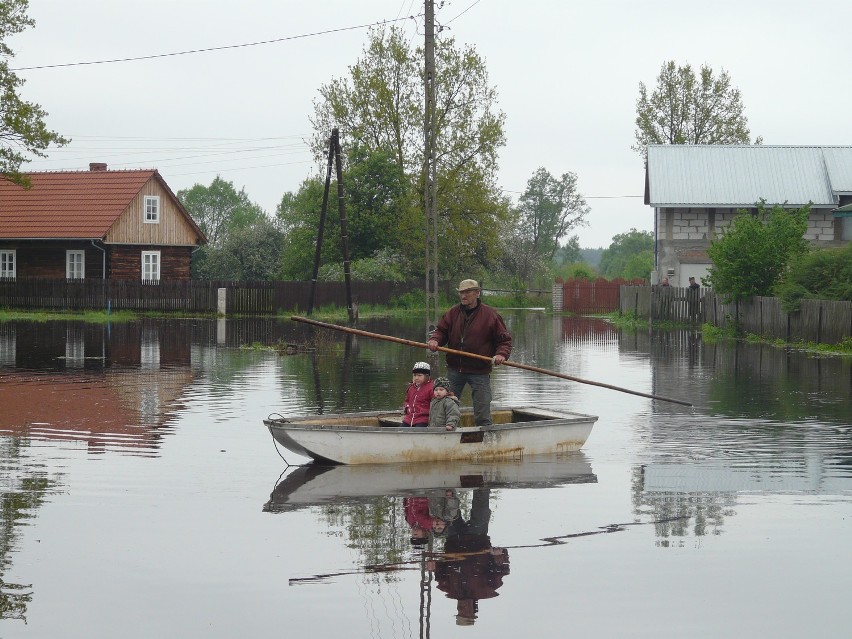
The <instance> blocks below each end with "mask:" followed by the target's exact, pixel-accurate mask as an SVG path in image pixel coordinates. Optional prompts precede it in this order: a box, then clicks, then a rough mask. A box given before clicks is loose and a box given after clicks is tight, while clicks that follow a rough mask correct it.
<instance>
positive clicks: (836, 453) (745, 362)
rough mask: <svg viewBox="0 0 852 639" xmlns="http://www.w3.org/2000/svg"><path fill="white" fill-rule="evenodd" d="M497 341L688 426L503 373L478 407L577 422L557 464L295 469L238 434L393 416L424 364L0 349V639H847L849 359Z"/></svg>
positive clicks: (579, 327) (617, 342)
mask: <svg viewBox="0 0 852 639" xmlns="http://www.w3.org/2000/svg"><path fill="white" fill-rule="evenodd" d="M505 316H506V319H507V323H508V324H509V327H510V330H511V331H512V333H513V335H514V338H515V344H516V347H515V352H514V354H513V359H514V360H516V361H518V362H523V363H527V364H531V365H534V366H537V367H542V368H546V369H549V370H553V371H557V372H560V373H563V374H566V375H571V376H575V377H581V378H584V379H590V380H595V381H600V382H605V383H609V384H614V385H618V386H623V387H627V388H630V389H634V390H638V391H641V392H644V393H651V394H656V395H662V396H667V397H673V398H678V399H684V400H687V401H691V402H693V403H694V404H695V407H694V408H687V407H683V406H679V405H676V404H670V403H664V402H659V401H651V400H649V399H646V398H642V397H637V396H633V395H628V394H624V393H619V392H616V391H612V390H608V389H604V388H598V387H595V386H589V385H582V384H578V383H574V382H569V381H565V380H561V379H558V378H553V377H548V376H544V375H541V374H536V373H533V372H530V371H523V370H518V369H512V368H508V367H502V368H500V369H498V370H497V371H496V372H495V374H494V376H493V380H492V384H493V387H494V395H495V403H498V404H514V405H517V404H525V405H534V406H542V407H548V406H550V407H564V408H568V409H569V410H573V411H577V412H581V413H590V414H594V415H598V416H599V420H598V422H597V424H596V425H595V427H594V429H593V430H592V435H591V437H590V438H589V440H588V442H587V444H586V445H585V447H584V448H583V450H582V451H581V452H580V453H577V454H568V455H561V456H553V457H549V456H543V457H537V458H528V459H524V460H520V461H510V462H505V463H493V464H475V463H454V464H421V465H410V466H388V467H379V468H354V467H334V468H327V467H321V468H320V467H316V466H304V465H303V464H305V463H306V462H307V460H305V459H302V458H299V457H296V456H293V455H292V454H291V453H288V452H286V451H284V450H283V449H279V448H277V447H276V446H275V443H274V442H273V440H272V438H271V436H270V434H269V432H268V431H267V430H266V429H265V427H264V426H263V423H262V421H263V419H264V418H265V417H267V416H268V415H269V414H271V413H281V414H284V415H287V414H315V413H330V412H347V411H355V410H373V409H382V410H384V409H395V408H399V407H400V406H401V403H402V398H403V395H404V391H405V386H406V383H407V381H408V379H409V371H410V367H411V364H412V363H413V362H414V361H416V360H418V359H423V358H424V357H425V351H420V350H417V349H413V348H410V347H406V346H404V345H400V344H396V343H389V342H382V341H377V340H370V339H368V338H363V337H357V336H355V337H353V336H348V337H347V336H345V335H342V334H336V333H331V334H328V333H326V334H325V335H321V336H315V335H313V333H312V331H313V330H314V329H311V328H310V327H305V326H300V325H297V324H296V323H294V322H288V321H286V320H280V321H276V320H228V321H225V320H222V321H218V322H217V321H215V320H144V321H141V322H132V323H127V324H118V325H109V326H102V325H89V324H77V323H70V322H48V323H28V322H6V323H2V324H0V467H2V473H0V481H2V500H3V502H2V506H3V507H2V521H0V533H2V536H0V636H2V637H4V638H5V639H13V638H19V637H20V638H36V637H38V638H47V637H50V638H55V637H64V638H76V637H81V638H82V637H86V638H91V637H116V636H122V637H127V638H137V637H138V638H143V637H145V638H147V637H154V636H157V637H194V636H205V637H234V636H246V637H278V636H282V635H284V636H290V635H307V634H310V635H311V636H319V637H325V636H332V635H346V636H353V637H362V636H374V637H453V636H470V637H473V636H480V637H489V638H501V637H517V636H536V635H538V636H544V637H556V636H567V635H576V636H584V635H588V636H593V637H613V638H615V637H626V636H629V637H660V636H665V637H674V636H681V637H708V638H709V637H714V638H715V637H720V636H721V637H758V636H772V637H775V638H779V637H796V638H797V639H798V638H800V637H802V636H816V637H842V636H846V635H847V634H848V615H847V614H846V602H845V599H846V598H847V596H848V592H849V591H850V589H852V575H850V571H849V566H850V565H852V550H851V549H850V544H849V540H850V539H852V401H850V400H852V359H850V358H845V359H844V358H835V357H814V356H810V355H807V354H803V353H798V352H792V351H786V350H783V349H778V348H773V347H769V346H762V345H758V344H744V343H738V344H733V343H720V344H715V345H713V344H703V343H702V342H701V341H700V340H699V339H697V338H696V336H695V335H692V334H690V333H688V332H660V333H656V332H655V333H648V332H640V333H633V334H630V333H622V332H620V331H618V330H616V329H613V328H612V327H611V326H610V325H608V324H607V323H606V322H604V321H601V320H590V319H568V318H562V317H554V316H551V315H548V314H545V313H540V312H521V311H517V312H507V313H506V314H505ZM359 327H360V328H363V329H365V330H368V331H373V332H377V333H382V334H389V335H394V336H397V337H402V338H405V339H411V340H416V341H422V339H423V333H424V328H423V326H422V322H421V321H420V320H414V319H412V320H410V321H402V320H374V321H368V322H362V323H361V324H360V325H359ZM251 344H255V345H256V346H257V347H256V348H240V345H251ZM288 344H289V345H290V346H289V348H288V347H287V345H288ZM261 345H275V346H277V347H278V350H277V351H275V350H265V349H261V348H259V346H261ZM432 362H433V365H436V366H437V367H438V370H439V371H443V370H444V363H443V358H441V359H434V360H432ZM469 402H470V398H469V395H467V394H466V395H465V396H464V397H463V404H469ZM288 463H289V464H290V465H288ZM435 519H441V520H442V521H444V522H446V525H445V527H444V528H442V529H441V530H438V531H434V530H433V531H432V532H431V533H430V532H426V533H425V534H424V533H422V532H421V529H422V528H423V527H422V526H420V523H422V521H424V520H425V521H432V522H434V520H435Z"/></svg>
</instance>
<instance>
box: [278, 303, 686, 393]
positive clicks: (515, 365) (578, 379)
mask: <svg viewBox="0 0 852 639" xmlns="http://www.w3.org/2000/svg"><path fill="white" fill-rule="evenodd" d="M290 319H291V320H293V321H294V322H304V323H305V324H311V325H313V326H319V327H320V328H330V329H331V330H334V331H342V332H344V333H352V334H353V335H363V336H364V337H372V338H374V339H382V340H385V341H387V342H396V343H398V344H405V345H406V346H413V347H415V348H425V349H427V350H428V348H429V347H428V346H427V345H426V344H424V343H423V342H415V341H413V340H410V339H402V338H401V337H393V336H391V335H382V334H381V333H370V332H368V331H362V330H360V329H357V328H350V327H348V326H338V325H337V324H328V323H326V322H318V321H317V320H312V319H308V318H307V317H299V316H298V315H293V316H292V317H290ZM438 350H439V351H443V352H444V353H452V354H453V355H461V356H462V357H470V358H472V359H481V360H483V361H486V362H491V361H492V359H491V358H490V357H486V356H485V355H478V354H476V353H467V352H465V351H457V350H455V349H452V348H446V347H445V346H439V347H438ZM503 366H511V367H513V368H520V369H522V370H525V371H532V372H534V373H541V374H543V375H550V376H551V377H558V378H560V379H567V380H569V381H572V382H579V383H580V384H589V385H591V386H600V387H601V388H608V389H610V390H614V391H619V392H621V393H629V394H630V395H638V396H639V397H647V398H649V399H658V400H660V401H661V402H672V403H673V404H680V405H682V406H692V404H690V403H689V402H684V401H682V400H680V399H672V398H671V397H661V396H660V395H651V394H649V393H641V392H639V391H635V390H630V389H629V388H621V387H620V386H613V385H612V384H604V383H603V382H594V381H592V380H589V379H583V378H581V377H574V376H572V375H565V374H563V373H557V372H555V371H549V370H547V369H546V368H538V367H537V366H529V365H528V364H519V363H517V362H512V361H509V360H506V361H505V362H503Z"/></svg>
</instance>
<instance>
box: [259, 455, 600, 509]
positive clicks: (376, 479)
mask: <svg viewBox="0 0 852 639" xmlns="http://www.w3.org/2000/svg"><path fill="white" fill-rule="evenodd" d="M595 482H597V477H596V476H595V475H594V473H593V472H592V467H591V465H590V464H589V461H588V460H587V459H586V456H585V455H584V454H583V453H581V452H576V453H570V454H568V455H540V456H538V457H536V458H534V459H527V460H525V461H523V462H521V461H516V462H491V463H481V464H478V463H474V462H437V463H434V464H381V465H370V464H360V465H357V466H323V465H320V464H308V465H306V466H300V467H299V468H297V469H296V470H294V471H293V472H291V473H290V474H288V475H287V476H286V477H285V478H284V479H282V480H281V481H279V482H278V485H277V486H275V489H274V490H273V492H272V495H271V496H270V499H269V501H268V502H267V503H266V505H265V506H264V508H263V509H264V510H265V511H271V512H287V511H291V510H298V509H300V508H305V507H308V506H316V505H321V504H330V503H334V504H340V503H358V502H360V501H362V500H367V499H371V498H374V497H379V496H391V495H422V494H424V493H425V492H426V491H429V490H433V489H438V488H477V487H485V488H550V487H555V486H562V485H565V484H590V483H595Z"/></svg>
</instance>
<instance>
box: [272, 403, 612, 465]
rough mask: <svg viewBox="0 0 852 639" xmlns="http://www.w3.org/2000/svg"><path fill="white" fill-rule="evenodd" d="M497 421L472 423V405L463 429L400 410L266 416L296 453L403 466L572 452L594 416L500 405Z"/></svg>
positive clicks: (284, 443) (588, 431) (275, 434)
mask: <svg viewBox="0 0 852 639" xmlns="http://www.w3.org/2000/svg"><path fill="white" fill-rule="evenodd" d="M491 416H492V419H493V421H494V424H493V425H491V426H484V427H478V426H473V425H472V424H473V414H472V412H471V409H470V408H466V409H462V419H461V427H460V428H459V429H457V430H452V431H447V430H445V429H444V428H425V427H414V428H412V427H408V426H403V425H402V415H401V414H400V413H389V412H380V411H376V412H365V413H342V414H337V415H319V416H310V417H295V418H285V417H280V416H278V417H274V416H270V417H269V418H268V419H265V420H264V422H263V423H264V424H266V426H267V427H268V428H269V432H270V433H272V436H273V437H274V438H275V441H277V442H278V443H279V444H281V445H282V446H283V447H284V448H286V449H287V450H290V451H292V452H294V453H296V454H297V455H302V456H304V457H310V458H312V459H315V460H318V461H324V462H333V463H338V464H398V463H414V462H434V461H449V460H468V461H491V460H504V459H520V458H523V457H525V456H527V455H543V454H550V453H557V454H559V453H570V452H574V451H577V450H580V448H581V447H582V446H583V444H585V443H586V439H588V437H589V435H590V434H591V432H592V426H594V424H595V422H596V421H597V419H598V418H597V417H595V416H593V415H583V414H580V413H569V412H566V411H561V410H558V409H552V408H536V407H521V408H498V409H493V410H492V411H491Z"/></svg>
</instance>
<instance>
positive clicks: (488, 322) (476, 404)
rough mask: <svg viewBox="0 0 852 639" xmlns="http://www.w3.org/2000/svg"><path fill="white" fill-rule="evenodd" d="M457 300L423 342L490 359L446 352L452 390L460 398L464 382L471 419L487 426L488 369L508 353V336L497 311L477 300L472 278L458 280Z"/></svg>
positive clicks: (489, 384) (499, 362)
mask: <svg viewBox="0 0 852 639" xmlns="http://www.w3.org/2000/svg"><path fill="white" fill-rule="evenodd" d="M457 290H458V294H459V300H460V303H459V304H456V305H455V306H453V307H452V308H451V309H450V310H448V311H447V312H446V313H444V315H443V317H441V319H440V320H439V321H438V327H437V328H436V329H435V330H434V331H433V332H432V334H431V337H430V339H429V342H428V343H427V345H428V346H429V350H431V351H436V350H437V349H438V347H439V346H447V347H448V348H451V349H453V350H457V351H466V352H468V353H474V354H476V355H484V356H486V357H490V358H491V362H490V363H489V362H486V361H484V360H481V359H478V358H476V359H475V358H472V357H465V356H463V355H455V354H453V353H447V377H449V378H450V383H451V384H452V390H453V393H455V395H456V397H459V398H460V397H461V394H462V391H463V390H464V387H465V386H466V385H470V391H471V394H472V396H473V420H474V423H475V424H476V425H477V426H490V425H491V377H490V375H491V371H492V368H493V366H499V365H500V364H502V363H503V362H505V361H506V360H507V359H508V358H509V355H510V354H511V352H512V336H511V335H510V334H509V329H507V328H506V323H505V322H504V321H503V318H502V317H500V314H499V313H498V312H497V311H495V310H494V309H493V308H491V307H490V306H488V305H486V304H483V303H482V301H481V300H480V299H479V296H480V295H481V294H482V289H481V288H480V286H479V282H477V281H476V280H462V282H461V283H460V284H459V287H458V289H457Z"/></svg>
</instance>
